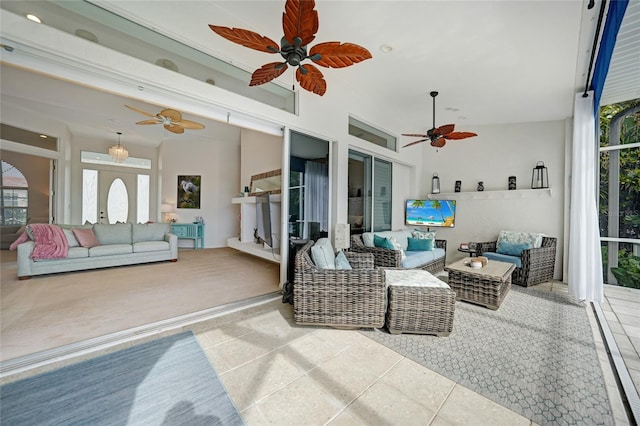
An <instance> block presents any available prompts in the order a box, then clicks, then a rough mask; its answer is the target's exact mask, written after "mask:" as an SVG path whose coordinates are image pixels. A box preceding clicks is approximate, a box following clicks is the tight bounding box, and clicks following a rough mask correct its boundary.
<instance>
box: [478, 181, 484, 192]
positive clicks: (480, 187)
mask: <svg viewBox="0 0 640 426" xmlns="http://www.w3.org/2000/svg"><path fill="white" fill-rule="evenodd" d="M478 191H484V182H478Z"/></svg>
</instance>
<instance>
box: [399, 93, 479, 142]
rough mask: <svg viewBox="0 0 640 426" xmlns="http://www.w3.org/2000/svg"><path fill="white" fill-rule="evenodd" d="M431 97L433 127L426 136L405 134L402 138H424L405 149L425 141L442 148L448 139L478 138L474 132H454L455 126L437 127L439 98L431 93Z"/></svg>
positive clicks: (436, 94)
mask: <svg viewBox="0 0 640 426" xmlns="http://www.w3.org/2000/svg"><path fill="white" fill-rule="evenodd" d="M429 95H431V97H432V98H433V127H432V128H431V129H430V130H428V131H427V134H426V135H423V134H420V133H403V134H402V136H413V137H416V138H424V139H420V140H417V141H415V142H411V143H409V144H407V145H404V146H403V148H405V147H407V146H411V145H415V144H417V143H421V142H425V141H431V146H434V147H436V148H442V147H443V146H445V145H446V143H447V139H465V138H470V137H473V136H478V135H477V134H475V133H472V132H454V131H453V129H454V127H455V125H454V124H445V125H444V126H440V127H436V96H438V92H435V91H434V92H430V93H429Z"/></svg>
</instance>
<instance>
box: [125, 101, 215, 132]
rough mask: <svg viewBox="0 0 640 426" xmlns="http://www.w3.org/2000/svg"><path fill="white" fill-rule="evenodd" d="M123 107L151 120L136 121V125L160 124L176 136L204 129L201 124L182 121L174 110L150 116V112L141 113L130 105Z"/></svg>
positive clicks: (141, 111)
mask: <svg viewBox="0 0 640 426" xmlns="http://www.w3.org/2000/svg"><path fill="white" fill-rule="evenodd" d="M125 106H126V107H127V108H129V109H130V110H132V111H135V112H139V113H140V114H143V115H146V116H147V117H151V120H142V121H138V122H137V123H136V124H162V125H164V128H165V129H167V130H168V131H170V132H173V133H177V134H181V133H184V129H189V130H201V129H204V125H203V124H200V123H198V122H195V121H190V120H185V119H183V118H182V114H181V113H180V111H176V110H175V109H171V108H165V109H163V110H162V111H160V112H159V113H157V114H151V113H150V112H146V111H143V110H141V109H139V108H136V107H132V106H130V105H125Z"/></svg>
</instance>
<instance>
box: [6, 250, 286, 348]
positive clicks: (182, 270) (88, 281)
mask: <svg viewBox="0 0 640 426" xmlns="http://www.w3.org/2000/svg"><path fill="white" fill-rule="evenodd" d="M178 257H179V260H178V262H175V263H171V262H159V263H151V264H144V265H135V266H122V267H115V268H105V269H99V270H94V271H80V272H70V273H64V274H52V275H45V276H39V277H33V278H31V279H29V280H25V281H19V280H18V279H17V276H16V253H15V252H10V251H7V250H0V264H1V265H0V266H1V268H2V270H1V279H2V281H1V283H0V324H1V329H0V361H4V360H8V359H13V358H16V357H21V356H25V355H28V354H32V353H35V352H39V351H43V350H47V349H51V348H56V347H59V346H63V345H68V344H71V343H76V342H79V341H83V340H86V339H91V338H95V337H99V336H102V335H106V334H109V333H114V332H119V331H122V330H126V329H129V328H133V327H138V326H142V325H145V324H148V323H152V322H156V321H161V320H166V319H169V318H173V317H175V316H179V315H185V314H190V313H193V312H198V311H201V310H205V309H209V308H212V307H216V306H221V305H224V304H227V303H231V302H235V301H239V300H243V299H247V298H251V297H255V296H260V295H265V294H269V293H272V292H276V291H279V265H278V264H276V263H273V262H268V261H266V260H262V259H259V258H256V257H253V256H250V255H247V254H244V253H241V252H238V251H236V250H233V249H230V248H217V249H203V250H202V249H201V250H191V249H180V252H179V256H178Z"/></svg>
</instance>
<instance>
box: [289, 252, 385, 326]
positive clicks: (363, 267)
mask: <svg viewBox="0 0 640 426" xmlns="http://www.w3.org/2000/svg"><path fill="white" fill-rule="evenodd" d="M314 244H315V243H314V242H313V241H309V242H308V243H307V244H305V245H304V246H303V247H302V248H301V249H300V250H298V252H297V253H296V257H295V270H294V276H295V278H294V286H293V312H294V319H295V321H296V323H297V324H302V325H327V326H332V327H337V328H359V327H368V328H380V327H382V326H383V325H384V321H385V312H386V308H387V306H386V297H385V292H386V288H385V272H384V270H382V269H374V263H373V256H372V255H371V254H363V253H350V252H347V253H345V255H346V256H347V259H348V261H349V264H350V265H351V267H352V268H353V269H351V270H344V269H320V268H318V267H317V266H316V265H315V264H314V262H313V261H312V260H311V257H310V250H311V247H312V246H313V245H314Z"/></svg>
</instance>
